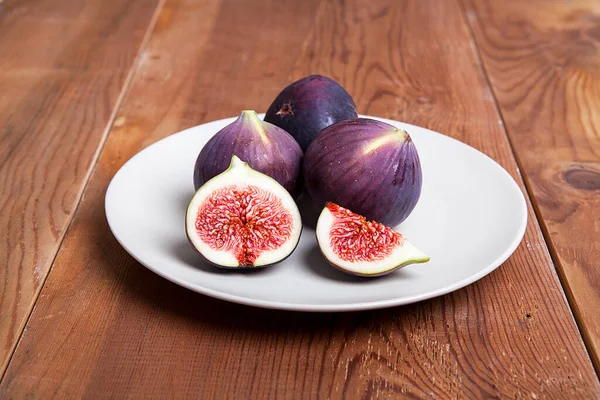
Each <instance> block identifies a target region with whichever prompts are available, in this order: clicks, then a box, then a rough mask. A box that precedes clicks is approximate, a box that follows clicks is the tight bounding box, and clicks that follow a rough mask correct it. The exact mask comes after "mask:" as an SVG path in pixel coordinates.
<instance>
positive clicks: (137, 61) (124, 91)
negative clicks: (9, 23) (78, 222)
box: [0, 0, 166, 382]
mask: <svg viewBox="0 0 600 400" xmlns="http://www.w3.org/2000/svg"><path fill="white" fill-rule="evenodd" d="M2 1H3V0H0V12H1V11H2V10H1V7H2ZM165 1H166V0H158V3H157V4H156V8H155V9H154V12H153V14H152V18H151V19H150V23H149V24H148V28H147V29H146V32H145V33H144V38H143V39H142V42H141V44H140V47H139V49H138V52H137V54H136V56H135V59H134V60H133V63H132V64H131V68H130V69H129V72H128V73H127V77H126V78H125V81H124V82H123V87H122V88H121V92H120V93H119V96H118V97H117V102H116V104H115V106H114V108H113V110H112V113H111V115H110V117H109V119H108V122H107V123H106V127H105V128H104V132H103V133H102V137H101V138H100V142H99V143H98V147H97V148H96V152H95V153H94V156H93V157H92V162H91V163H90V166H89V167H88V171H87V174H86V176H85V179H84V184H83V187H82V188H81V190H80V192H79V193H78V194H77V203H76V205H75V209H74V210H73V212H72V213H71V216H70V217H69V221H68V222H67V227H66V228H65V230H64V231H63V234H62V236H61V237H60V239H59V241H58V246H57V247H56V252H55V253H54V256H53V257H52V262H51V263H50V268H48V272H47V273H46V275H45V276H44V278H43V281H42V283H41V284H40V285H39V287H38V289H37V290H36V292H35V295H34V300H33V304H32V305H31V308H30V309H29V313H28V314H27V318H26V319H25V322H24V323H23V325H22V326H21V327H20V331H21V332H20V335H19V339H18V340H17V341H16V342H15V344H14V346H13V348H12V349H11V351H10V356H9V357H8V362H7V363H6V367H5V368H4V370H3V371H0V382H2V381H3V380H4V377H5V376H6V371H8V367H9V365H10V363H11V362H12V359H13V357H14V355H15V352H16V350H17V348H18V347H19V343H20V342H21V339H22V338H23V333H24V332H25V329H26V327H27V325H28V324H29V320H30V318H31V315H32V314H33V310H34V309H35V307H36V305H37V302H38V300H39V298H40V293H41V292H42V289H43V288H44V286H45V285H46V281H47V280H48V276H50V273H51V272H52V268H53V267H54V263H55V261H56V257H57V256H58V253H59V252H60V249H61V247H62V244H63V241H64V239H65V237H66V236H67V232H69V229H70V228H71V224H72V223H73V220H74V219H75V215H76V214H77V211H78V210H79V205H80V204H81V200H82V199H83V195H84V194H85V190H86V189H87V187H88V184H89V182H90V178H91V177H92V174H93V173H94V170H95V169H96V166H97V164H98V160H99V159H100V154H101V153H102V149H103V148H104V144H105V143H106V139H107V138H108V135H109V134H110V131H111V130H112V127H113V125H114V123H115V119H116V117H117V114H118V113H119V110H120V109H121V106H122V104H123V102H124V101H125V97H126V96H127V93H128V92H129V88H130V87H131V83H132V82H133V78H134V77H135V74H136V72H137V70H138V66H139V64H140V58H141V56H142V53H143V52H144V50H145V49H146V47H147V46H148V43H149V42H150V37H151V36H152V33H153V32H154V27H155V26H156V22H157V21H158V17H159V16H160V13H161V11H162V9H163V6H164V4H165Z"/></svg>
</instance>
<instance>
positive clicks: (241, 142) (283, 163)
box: [194, 110, 302, 197]
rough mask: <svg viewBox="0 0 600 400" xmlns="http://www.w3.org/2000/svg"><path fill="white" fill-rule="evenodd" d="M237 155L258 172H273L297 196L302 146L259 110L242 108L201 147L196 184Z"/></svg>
mask: <svg viewBox="0 0 600 400" xmlns="http://www.w3.org/2000/svg"><path fill="white" fill-rule="evenodd" d="M234 155H235V156H238V157H239V158H240V159H241V160H242V161H245V162H247V163H248V165H250V167H251V168H252V169H254V170H256V171H258V172H261V173H263V174H265V175H268V176H270V177H271V178H273V179H275V180H276V181H277V182H279V184H281V185H282V186H283V187H284V188H286V189H287V191H288V192H289V193H290V194H291V195H292V196H293V197H296V196H297V195H299V194H300V191H301V182H300V168H301V164H302V149H300V146H299V145H298V143H296V141H295V140H294V138H293V137H291V136H290V134H289V133H287V132H286V131H284V130H283V129H281V128H279V127H277V126H275V125H272V124H270V123H268V122H264V121H261V120H260V118H258V116H257V115H256V112H254V111H251V110H246V111H242V113H241V115H240V116H239V117H238V119H236V120H235V121H234V122H232V123H231V124H229V125H227V126H226V127H225V128H223V129H221V130H220V131H219V132H217V133H216V134H215V135H214V136H213V137H212V138H211V139H210V140H209V141H208V143H206V145H205V146H204V147H203V148H202V150H201V151H200V154H199V155H198V158H197V160H196V166H195V168H194V187H195V188H196V190H198V188H200V186H202V185H203V184H204V183H205V182H207V181H208V180H209V179H211V178H213V177H215V176H217V175H218V174H220V173H221V172H223V171H225V170H226V169H227V168H228V167H229V164H230V163H231V157H233V156H234Z"/></svg>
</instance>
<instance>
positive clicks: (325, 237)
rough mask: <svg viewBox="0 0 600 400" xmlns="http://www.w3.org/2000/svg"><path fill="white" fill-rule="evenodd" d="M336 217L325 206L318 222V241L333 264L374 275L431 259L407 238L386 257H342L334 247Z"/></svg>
mask: <svg viewBox="0 0 600 400" xmlns="http://www.w3.org/2000/svg"><path fill="white" fill-rule="evenodd" d="M335 219H336V217H335V216H334V214H333V213H332V212H331V211H330V210H329V209H328V208H327V207H325V208H323V211H322V212H321V215H320V216H319V221H318V223H317V232H316V233H317V241H318V242H319V247H320V248H321V252H322V253H323V256H324V257H325V258H326V259H327V261H329V262H330V263H331V264H332V265H334V266H336V267H338V268H340V269H343V270H345V271H348V272H350V273H352V274H355V275H364V276H374V275H381V274H384V273H386V272H389V271H392V270H395V269H398V268H401V267H404V266H406V265H409V264H412V263H422V262H427V261H429V257H428V256H427V255H425V254H424V253H423V252H421V251H420V250H418V249H417V248H416V247H415V246H413V245H412V244H411V243H410V242H408V241H407V240H406V239H403V240H402V241H401V242H399V243H398V245H396V246H395V247H394V248H393V249H392V250H391V252H390V253H389V254H388V255H386V256H385V257H380V258H379V259H377V260H374V261H348V260H344V259H342V258H340V257H339V256H338V255H337V254H336V252H335V251H334V249H333V247H332V241H331V230H332V227H333V224H334V222H335Z"/></svg>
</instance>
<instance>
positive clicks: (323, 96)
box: [265, 75, 358, 151]
mask: <svg viewBox="0 0 600 400" xmlns="http://www.w3.org/2000/svg"><path fill="white" fill-rule="evenodd" d="M357 116H358V115H357V114H356V105H355V104H354V100H352V97H351V96H350V95H349V94H348V92H347V91H346V89H344V88H343V87H342V86H340V84H338V83H337V82H336V81H334V80H333V79H330V78H327V77H325V76H321V75H311V76H307V77H306V78H302V79H300V80H298V81H296V82H294V83H292V84H290V85H289V86H287V87H286V88H285V89H283V90H282V91H281V93H279V95H278V96H277V97H276V98H275V100H274V101H273V103H272V104H271V106H270V107H269V109H268V110H267V113H266V115H265V121H267V122H270V123H272V124H274V125H277V126H279V127H280V128H282V129H284V130H285V131H287V132H289V133H290V135H292V136H293V137H294V139H296V141H298V143H299V144H300V147H302V150H303V151H306V149H307V148H308V145H309V144H310V142H311V141H312V140H313V138H314V137H315V136H316V135H317V134H318V133H319V132H320V131H321V130H323V129H325V128H327V127H328V126H329V125H331V124H334V123H336V122H338V121H342V120H345V119H351V118H356V117H357Z"/></svg>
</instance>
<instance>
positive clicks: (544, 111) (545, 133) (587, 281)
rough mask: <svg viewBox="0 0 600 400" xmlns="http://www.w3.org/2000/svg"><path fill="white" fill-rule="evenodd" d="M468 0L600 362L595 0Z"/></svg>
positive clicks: (599, 13)
mask: <svg viewBox="0 0 600 400" xmlns="http://www.w3.org/2000/svg"><path fill="white" fill-rule="evenodd" d="M464 3H465V9H466V12H467V15H468V17H469V21H470V24H471V25H472V27H473V32H474V35H475V39H476V42H477V44H478V45H479V48H480V49H481V56H482V59H483V61H484V65H485V68H486V70H487V73H488V75H489V78H490V82H491V85H492V87H493V90H494V93H495V94H496V97H497V99H498V103H499V106H500V109H501V111H502V115H503V117H504V122H505V124H506V128H507V131H508V134H509V135H510V138H511V140H512V142H513V143H514V148H515V152H516V154H517V157H518V158H519V161H520V164H521V167H522V172H523V173H524V174H525V177H526V179H527V182H528V186H529V188H530V190H531V193H532V194H533V197H534V204H535V205H536V208H537V212H538V215H539V216H541V218H542V224H543V227H544V228H545V229H544V230H545V233H546V235H545V236H546V238H547V241H548V242H549V243H550V248H551V250H552V253H553V258H554V260H556V266H557V269H558V271H559V273H560V274H561V277H562V281H563V283H564V285H565V290H566V292H567V295H568V297H569V300H570V303H571V307H572V308H573V310H574V312H575V315H576V318H577V320H578V323H579V326H580V328H581V331H582V333H583V335H584V338H585V340H586V343H587V345H588V348H589V349H590V352H591V355H592V359H593V361H594V363H595V366H596V370H597V371H599V372H600V312H599V311H598V310H600V268H598V266H599V265H600V264H599V263H598V260H600V3H599V2H597V1H593V0H592V1H589V0H588V1H586V0H577V1H570V2H563V1H558V0H555V1H546V2H543V3H542V2H521V1H517V0H511V1H504V0H502V1H500V0H465V1H464Z"/></svg>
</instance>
